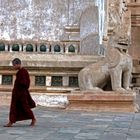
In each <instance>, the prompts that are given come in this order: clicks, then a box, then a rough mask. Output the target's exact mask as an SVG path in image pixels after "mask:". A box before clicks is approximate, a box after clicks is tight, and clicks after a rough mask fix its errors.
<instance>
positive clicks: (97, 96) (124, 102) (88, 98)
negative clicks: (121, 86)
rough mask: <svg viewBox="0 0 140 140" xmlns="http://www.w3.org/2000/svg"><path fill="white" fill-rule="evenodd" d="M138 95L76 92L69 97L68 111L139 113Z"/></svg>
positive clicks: (112, 92)
mask: <svg viewBox="0 0 140 140" xmlns="http://www.w3.org/2000/svg"><path fill="white" fill-rule="evenodd" d="M135 99H136V93H133V94H120V93H116V92H114V91H104V92H98V91H75V92H73V93H72V94H71V95H68V100H69V105H68V106H67V110H85V111H96V112H138V105H137V104H136V103H135Z"/></svg>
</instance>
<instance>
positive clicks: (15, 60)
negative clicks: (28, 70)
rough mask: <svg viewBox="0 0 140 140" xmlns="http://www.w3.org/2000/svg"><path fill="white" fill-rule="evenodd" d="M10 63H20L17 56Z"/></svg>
mask: <svg viewBox="0 0 140 140" xmlns="http://www.w3.org/2000/svg"><path fill="white" fill-rule="evenodd" d="M12 64H13V65H15V64H19V65H20V64H21V60H20V59H19V58H15V59H13V60H12Z"/></svg>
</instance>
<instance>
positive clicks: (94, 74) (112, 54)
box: [78, 31, 132, 93]
mask: <svg viewBox="0 0 140 140" xmlns="http://www.w3.org/2000/svg"><path fill="white" fill-rule="evenodd" d="M109 40H110V41H109V43H108V46H107V53H106V56H105V58H103V59H101V60H100V61H98V62H97V63H93V64H90V65H89V66H86V67H85V68H83V69H82V70H81V71H80V72H79V75H78V80H79V87H80V90H99V89H100V90H113V91H119V92H121V93H129V92H128V91H131V89H130V88H129V87H130V81H131V71H132V58H131V56H130V55H129V54H128V47H129V45H128V44H129V43H128V42H129V40H128V39H126V38H122V34H121V33H119V32H118V31H117V32H114V33H113V35H112V36H111V37H110V39H109Z"/></svg>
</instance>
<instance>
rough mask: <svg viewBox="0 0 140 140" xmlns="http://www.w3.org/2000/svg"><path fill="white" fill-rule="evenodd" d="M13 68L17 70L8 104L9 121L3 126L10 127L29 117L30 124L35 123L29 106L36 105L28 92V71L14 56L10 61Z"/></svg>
mask: <svg viewBox="0 0 140 140" xmlns="http://www.w3.org/2000/svg"><path fill="white" fill-rule="evenodd" d="M12 64H13V68H14V69H15V70H17V73H16V80H15V83H14V87H13V90H12V99H11V105H10V113H9V122H8V123H7V124H6V125H5V127H12V126H13V124H14V123H16V122H17V121H22V120H27V119H31V120H32V121H31V124H30V126H34V125H35V123H36V119H35V116H34V114H33V112H32V110H31V108H34V107H36V104H35V102H34V101H33V99H32V97H31V95H30V93H29V90H28V89H29V86H30V78H29V73H28V71H27V70H26V69H25V68H23V67H22V66H21V60H20V59H19V58H15V59H14V60H13V61H12Z"/></svg>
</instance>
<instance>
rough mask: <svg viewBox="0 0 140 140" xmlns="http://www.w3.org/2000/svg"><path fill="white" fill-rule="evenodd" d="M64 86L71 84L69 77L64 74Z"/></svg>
mask: <svg viewBox="0 0 140 140" xmlns="http://www.w3.org/2000/svg"><path fill="white" fill-rule="evenodd" d="M63 86H69V77H68V76H63Z"/></svg>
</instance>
